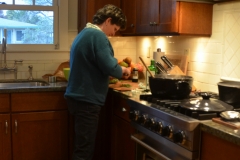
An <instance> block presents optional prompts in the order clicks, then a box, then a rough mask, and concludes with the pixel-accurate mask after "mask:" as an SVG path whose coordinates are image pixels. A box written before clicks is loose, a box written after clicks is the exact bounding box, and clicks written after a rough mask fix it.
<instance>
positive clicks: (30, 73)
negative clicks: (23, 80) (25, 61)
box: [28, 65, 33, 80]
mask: <svg viewBox="0 0 240 160" xmlns="http://www.w3.org/2000/svg"><path fill="white" fill-rule="evenodd" d="M28 68H29V70H28V71H29V75H30V76H29V78H28V80H33V76H32V69H33V66H32V65H30V66H28Z"/></svg>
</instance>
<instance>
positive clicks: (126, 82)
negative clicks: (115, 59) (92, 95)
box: [109, 81, 138, 91]
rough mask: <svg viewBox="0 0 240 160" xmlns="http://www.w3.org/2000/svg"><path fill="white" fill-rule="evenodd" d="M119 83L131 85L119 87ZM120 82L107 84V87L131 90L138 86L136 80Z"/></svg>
mask: <svg viewBox="0 0 240 160" xmlns="http://www.w3.org/2000/svg"><path fill="white" fill-rule="evenodd" d="M121 84H129V85H131V87H121V86H120V85H121ZM121 84H109V88H113V89H114V90H118V91H131V90H134V89H136V88H138V82H131V81H122V82H121Z"/></svg>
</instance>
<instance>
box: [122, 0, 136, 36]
mask: <svg viewBox="0 0 240 160" xmlns="http://www.w3.org/2000/svg"><path fill="white" fill-rule="evenodd" d="M121 9H122V10H123V13H124V14H125V15H126V17H127V28H126V30H124V31H121V34H123V35H125V34H130V35H131V34H135V32H136V0H121Z"/></svg>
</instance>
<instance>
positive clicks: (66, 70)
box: [63, 68, 70, 81]
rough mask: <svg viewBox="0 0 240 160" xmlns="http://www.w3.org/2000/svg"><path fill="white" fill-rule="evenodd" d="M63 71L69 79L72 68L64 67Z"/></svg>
mask: <svg viewBox="0 0 240 160" xmlns="http://www.w3.org/2000/svg"><path fill="white" fill-rule="evenodd" d="M63 73H64V76H65V78H66V80H67V81H68V78H69V74H70V68H63Z"/></svg>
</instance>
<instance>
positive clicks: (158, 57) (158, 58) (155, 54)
mask: <svg viewBox="0 0 240 160" xmlns="http://www.w3.org/2000/svg"><path fill="white" fill-rule="evenodd" d="M164 55H165V52H153V59H154V60H155V62H159V63H161V64H163V62H162V60H161V57H162V56H164Z"/></svg>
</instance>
